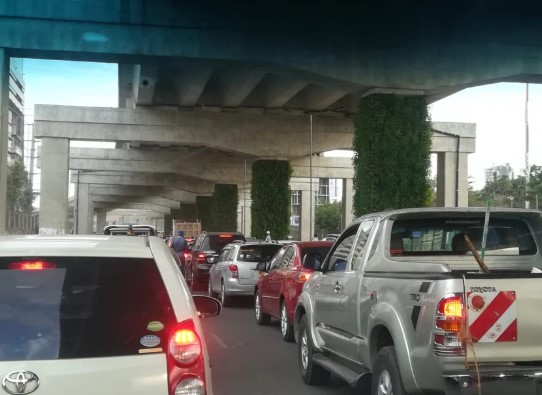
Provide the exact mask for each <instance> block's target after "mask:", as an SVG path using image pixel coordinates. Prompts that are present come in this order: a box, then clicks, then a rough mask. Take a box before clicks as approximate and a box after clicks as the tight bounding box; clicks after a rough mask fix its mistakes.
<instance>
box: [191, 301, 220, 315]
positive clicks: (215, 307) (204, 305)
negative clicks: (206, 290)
mask: <svg viewBox="0 0 542 395" xmlns="http://www.w3.org/2000/svg"><path fill="white" fill-rule="evenodd" d="M192 299H193V300H194V304H195V305H196V310H197V311H198V316H199V317H200V318H205V317H214V316H217V315H219V314H220V312H221V311H222V305H221V304H220V302H219V301H218V299H215V298H211V297H209V296H205V295H193V296H192Z"/></svg>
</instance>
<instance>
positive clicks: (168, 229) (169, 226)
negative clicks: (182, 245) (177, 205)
mask: <svg viewBox="0 0 542 395" xmlns="http://www.w3.org/2000/svg"><path fill="white" fill-rule="evenodd" d="M164 235H165V236H169V235H173V215H171V214H170V215H167V214H166V215H165V216H164Z"/></svg>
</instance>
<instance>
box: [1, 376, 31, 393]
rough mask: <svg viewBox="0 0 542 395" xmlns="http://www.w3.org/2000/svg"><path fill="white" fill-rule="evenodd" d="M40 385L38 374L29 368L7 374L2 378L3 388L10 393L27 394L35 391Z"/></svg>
mask: <svg viewBox="0 0 542 395" xmlns="http://www.w3.org/2000/svg"><path fill="white" fill-rule="evenodd" d="M39 385H40V380H39V378H38V376H36V375H35V374H34V373H32V372H29V371H28V370H18V371H16V372H11V373H9V374H7V375H6V376H5V377H4V379H3V380H2V388H3V389H4V391H6V392H7V393H8V394H12V395H21V394H22V395H25V394H30V393H31V392H34V391H35V390H36V389H37V388H38V387H39Z"/></svg>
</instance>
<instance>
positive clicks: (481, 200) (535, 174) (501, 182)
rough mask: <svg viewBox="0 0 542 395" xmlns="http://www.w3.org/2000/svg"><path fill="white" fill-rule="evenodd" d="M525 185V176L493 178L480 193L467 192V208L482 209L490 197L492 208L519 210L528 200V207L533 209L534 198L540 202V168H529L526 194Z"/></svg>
mask: <svg viewBox="0 0 542 395" xmlns="http://www.w3.org/2000/svg"><path fill="white" fill-rule="evenodd" d="M525 183H526V178H525V175H522V176H519V177H517V178H515V179H512V180H511V179H509V178H508V177H506V176H502V177H499V178H497V177H495V178H494V179H493V181H489V182H487V183H486V185H485V187H484V188H483V189H482V190H481V191H469V206H482V207H483V206H485V205H486V201H487V199H488V197H491V198H492V206H493V207H517V208H521V207H525V201H526V200H528V201H529V202H530V207H531V208H535V207H536V196H538V199H539V200H542V166H537V165H533V166H531V171H530V173H529V188H528V192H527V193H526V188H525ZM539 206H540V203H539Z"/></svg>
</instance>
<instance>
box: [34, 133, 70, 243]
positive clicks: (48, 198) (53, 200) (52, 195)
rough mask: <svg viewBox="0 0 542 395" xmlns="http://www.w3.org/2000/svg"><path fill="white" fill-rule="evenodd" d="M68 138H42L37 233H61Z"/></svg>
mask: <svg viewBox="0 0 542 395" xmlns="http://www.w3.org/2000/svg"><path fill="white" fill-rule="evenodd" d="M69 157H70V141H69V140H68V139H61V138H51V137H47V138H42V140H41V194H40V219H39V222H40V234H41V235H44V234H50V235H62V234H65V233H66V228H67V223H68V181H69V166H68V165H69V163H68V162H69Z"/></svg>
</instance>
